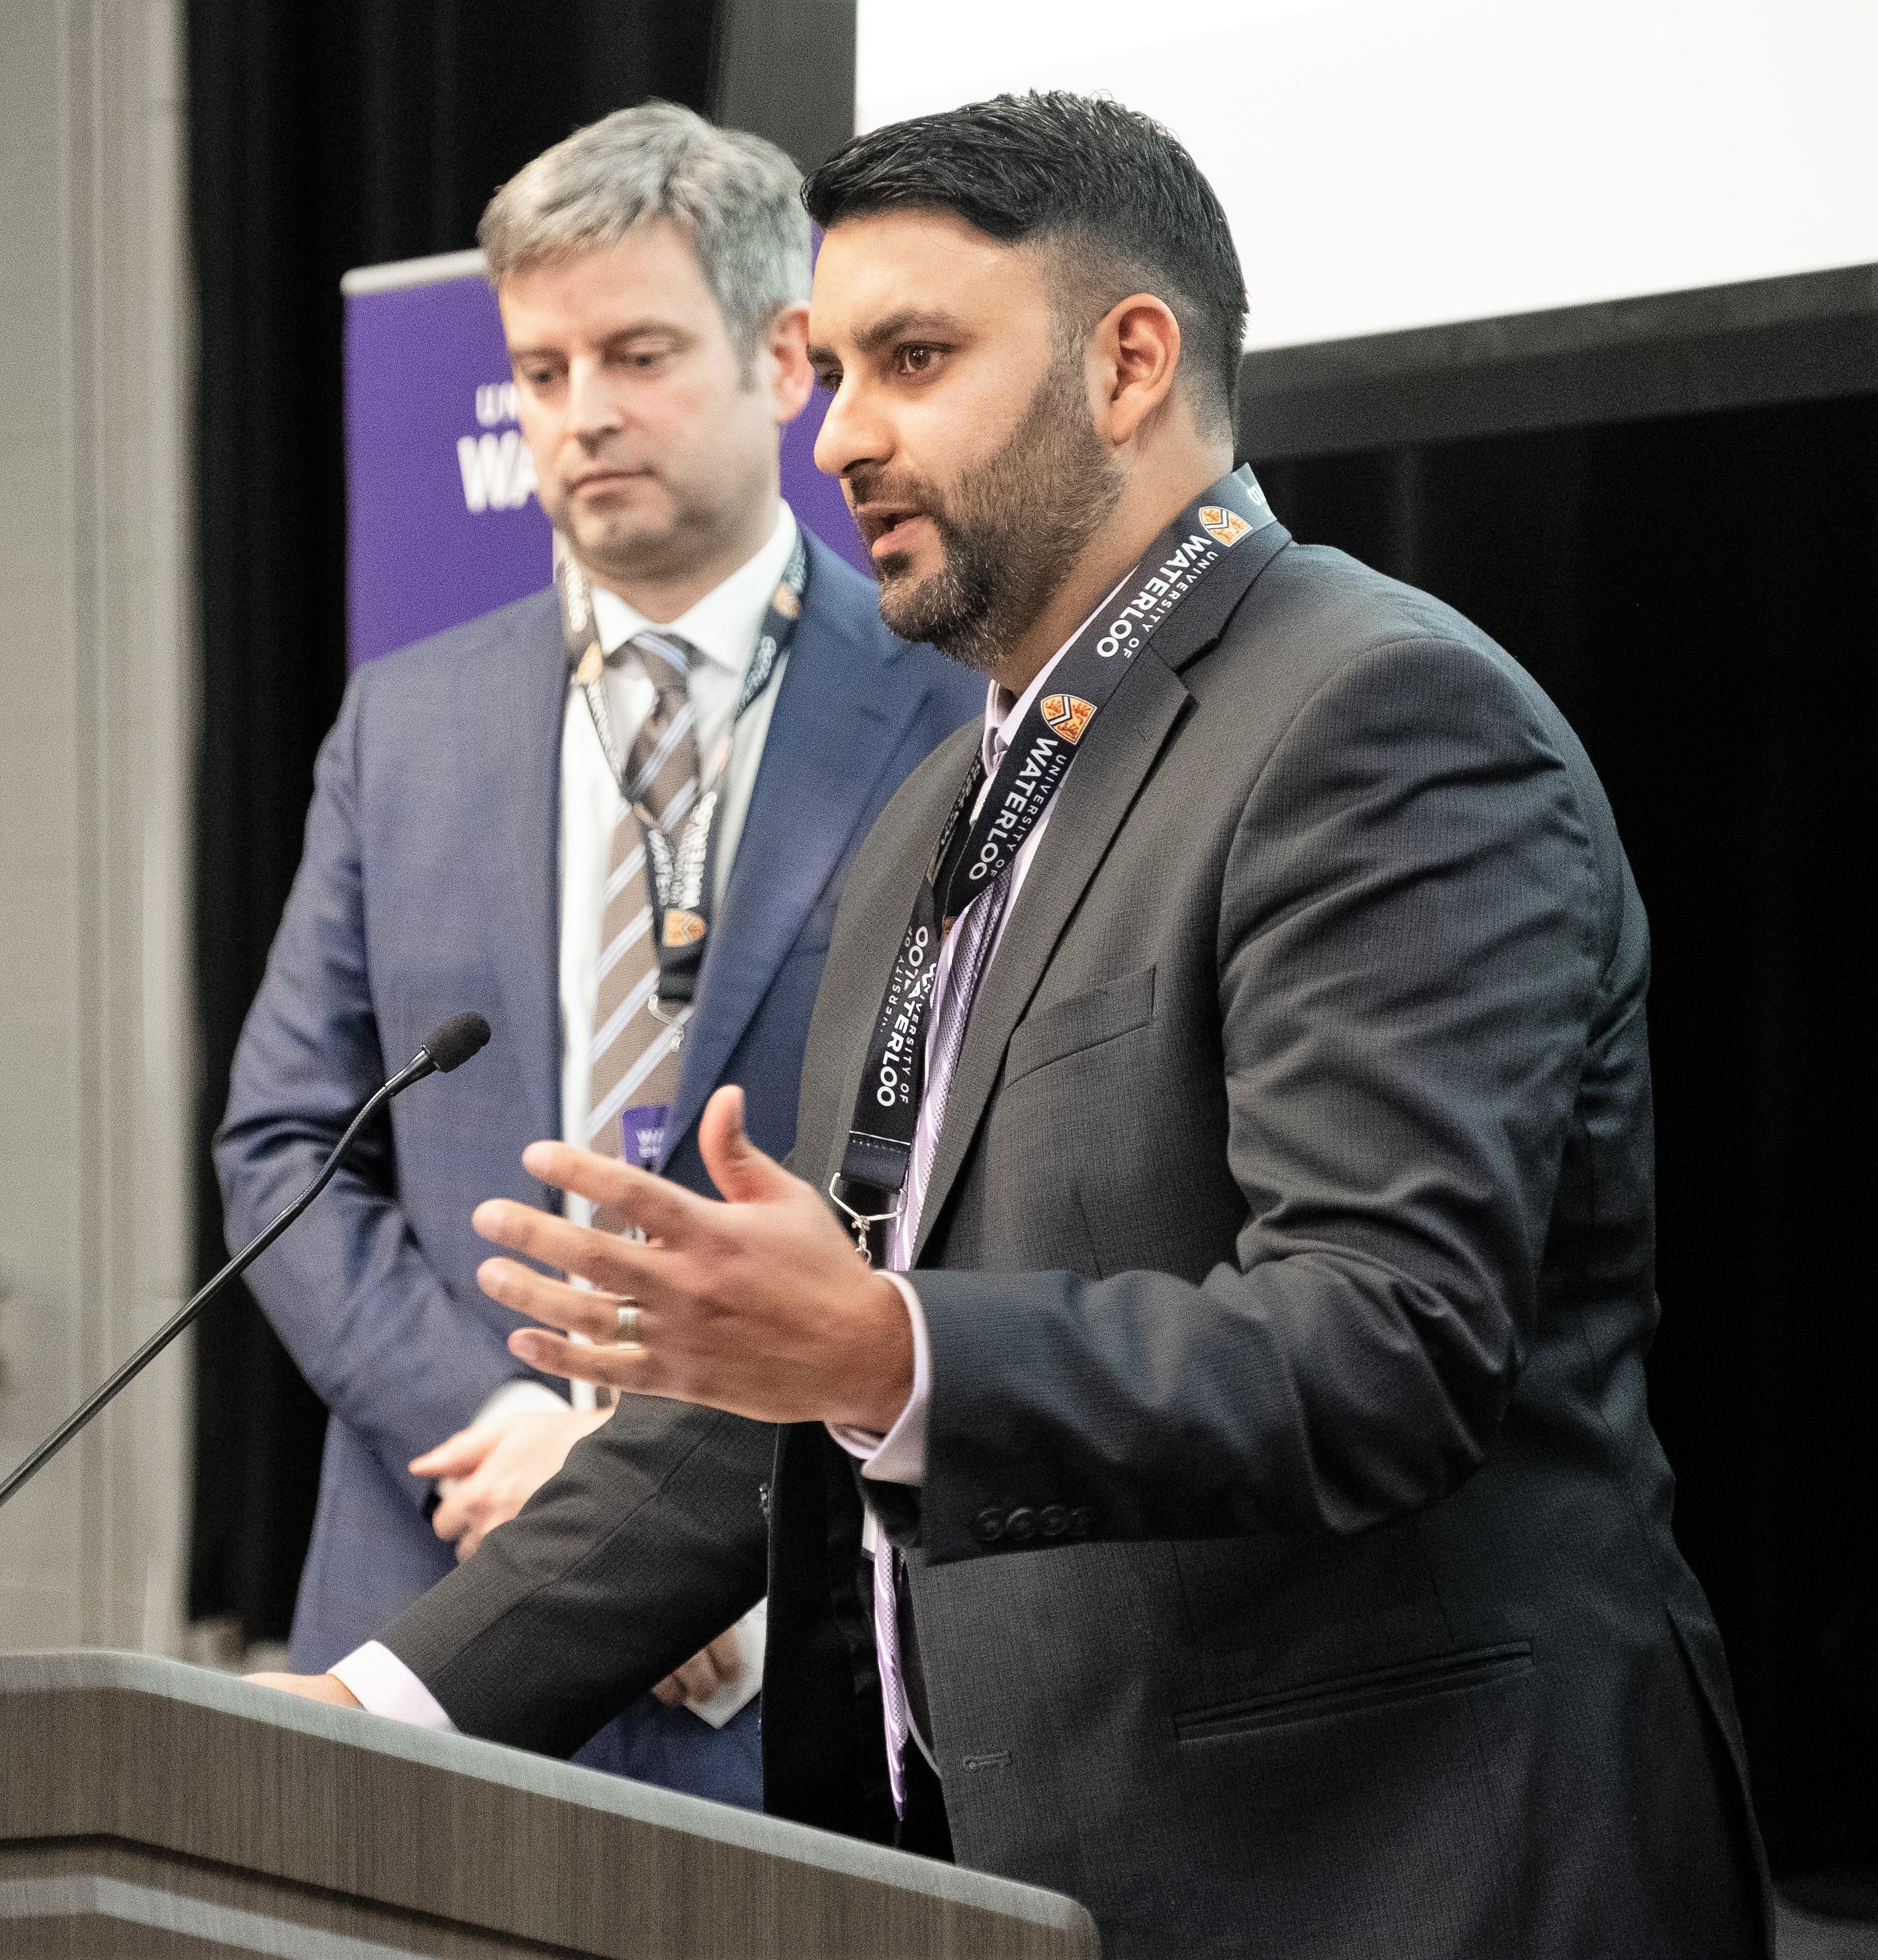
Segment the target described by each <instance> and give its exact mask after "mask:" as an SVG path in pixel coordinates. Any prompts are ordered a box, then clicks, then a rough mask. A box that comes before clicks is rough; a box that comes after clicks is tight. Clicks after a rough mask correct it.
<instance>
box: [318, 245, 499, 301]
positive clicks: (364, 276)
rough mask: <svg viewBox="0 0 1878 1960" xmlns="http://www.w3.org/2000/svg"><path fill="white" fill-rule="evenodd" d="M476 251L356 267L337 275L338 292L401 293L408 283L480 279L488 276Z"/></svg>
mask: <svg viewBox="0 0 1878 1960" xmlns="http://www.w3.org/2000/svg"><path fill="white" fill-rule="evenodd" d="M486 275H487V267H486V266H485V263H484V261H483V257H482V253H480V252H477V251H469V252H438V253H434V254H433V255H432V256H431V257H429V258H428V259H393V260H391V261H390V263H387V264H386V265H383V266H354V267H353V268H352V270H351V271H350V272H342V273H341V274H340V275H339V291H341V292H342V293H343V294H345V297H346V298H348V299H356V298H358V297H359V296H360V295H361V294H364V293H396V292H402V291H404V290H405V289H406V288H407V287H409V286H434V285H441V284H442V283H443V282H444V280H446V279H480V278H485V276H486Z"/></svg>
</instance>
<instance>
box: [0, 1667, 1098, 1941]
mask: <svg viewBox="0 0 1878 1960" xmlns="http://www.w3.org/2000/svg"><path fill="white" fill-rule="evenodd" d="M1099 1951H1100V1948H1099V1945H1098V1942H1097V1937H1096V1932H1095V1927H1094V1924H1093V1921H1092V1920H1090V1917H1089V1915H1088V1914H1087V1912H1086V1911H1084V1909H1083V1908H1082V1907H1081V1906H1079V1905H1077V1904H1075V1903H1074V1901H1072V1900H1070V1899H1067V1898H1061V1897H1059V1896H1058V1895H1056V1894H1055V1893H1054V1892H1040V1891H1038V1890H1036V1889H1035V1888H1032V1887H1030V1886H1028V1885H1015V1884H1012V1883H1011V1882H1008V1881H1007V1880H1005V1879H994V1878H988V1877H985V1876H983V1875H982V1874H980V1873H973V1872H963V1871H960V1870H958V1869H956V1868H955V1867H953V1866H950V1865H942V1864H937V1863H934V1862H932V1861H931V1860H928V1859H925V1858H914V1857H907V1856H906V1855H905V1854H904V1853H900V1852H897V1851H888V1850H881V1849H880V1848H879V1847H877V1846H874V1845H871V1844H858V1843H856V1842H854V1841H851V1840H850V1839H848V1838H838V1837H834V1836H832V1835H830V1834H828V1833H827V1832H825V1831H811V1830H809V1829H807V1828H804V1827H803V1826H802V1825H794V1824H785V1823H783V1822H779V1821H778V1820H777V1819H775V1818H766V1817H756V1816H752V1815H750V1814H748V1813H747V1812H743V1811H740V1810H733V1809H729V1808H727V1807H726V1806H724V1805H721V1804H715V1803H704V1802H702V1800H700V1799H698V1798H695V1797H688V1796H673V1795H670V1794H669V1793H667V1792H666V1791H664V1790H654V1789H652V1788H651V1787H649V1786H648V1785H646V1784H644V1783H628V1782H625V1780H622V1779H621V1778H619V1777H609V1776H602V1775H600V1774H598V1773H597V1772H596V1771H590V1770H581V1769H574V1768H570V1767H568V1765H567V1764H564V1763H558V1762H552V1761H548V1760H547V1759H546V1758H543V1757H539V1756H531V1755H525V1754H524V1753H523V1752H520V1751H519V1750H515V1749H507V1748H498V1746H496V1745H495V1744H493V1743H489V1742H475V1741H472V1740H471V1739H469V1738H468V1737H466V1736H439V1735H431V1734H429V1733H425V1731H422V1730H420V1729H407V1728H404V1727H402V1726H399V1725H398V1724H397V1723H391V1722H384V1721H380V1720H377V1719H376V1718H374V1717H371V1716H369V1715H362V1714H358V1713H355V1712H354V1711H352V1710H348V1709H338V1708H331V1707H326V1706H324V1705H323V1704H317V1703H314V1702H309V1701H299V1700H297V1699H295V1698H293V1697H291V1696H289V1695H284V1694H275V1693H273V1692H272V1691H269V1690H268V1689H266V1688H253V1687H250V1686H249V1685H247V1683H246V1682H241V1681H237V1680H235V1679H233V1678H231V1677H229V1676H228V1675H219V1674H215V1673H212V1672H208V1670H206V1669H202V1668H194V1667H186V1666H183V1665H182V1664H181V1663H180V1662H176V1661H166V1660H156V1659H151V1658H149V1657H148V1656H143V1655H137V1654H117V1653H40V1654H14V1655H8V1656H0V1955H5V1956H8V1960H13V1956H16V1955H17V1956H22V1960H24V1956H31V1960H107V1956H108V1960H191V1957H192V1956H196V1955H203V1956H210V1955H212V1956H214V1960H244V1956H246V1955H263V1954H265V1955H270V1956H272V1955H282V1956H290V1960H302V1956H304V1960H418V1956H419V1955H422V1956H425V1960H446V1957H447V1960H457V1956H463V1960H469V1956H471V1955H475V1956H482V1955H495V1954H504V1955H511V1954H514V1955H524V1954H526V1955H602V1954H603V1955H619V1956H625V1955H632V1956H635V1960H638V1956H645V1960H681V1957H682V1960H714V1956H717V1955H726V1956H729V1955H737V1956H742V1955H750V1956H757V1955H762V1956H772V1955H773V1956H775V1960H783V1956H785V1955H788V1956H796V1955H801V1956H804V1960H807V1956H811V1955H813V1956H820V1955H828V1956H830V1960H836V1956H840V1960H848V1956H851V1960H898V1956H901V1955H906V1956H909V1960H910V1956H913V1955H920V1956H928V1955H929V1956H931V1960H941V1956H944V1960H952V1956H958V1960H966V1956H968V1955H969V1956H971V1960H993V1956H998V1960H1004V1956H1009V1960H1058V1956H1063V1960H1068V1956H1071V1955H1090V1956H1093V1955H1097V1953H1098V1952H1099Z"/></svg>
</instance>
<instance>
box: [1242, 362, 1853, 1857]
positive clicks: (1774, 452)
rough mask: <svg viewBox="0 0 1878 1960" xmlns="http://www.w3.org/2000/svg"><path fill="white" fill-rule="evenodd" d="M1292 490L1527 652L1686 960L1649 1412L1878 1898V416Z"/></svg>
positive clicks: (1658, 1047) (1323, 531)
mask: <svg viewBox="0 0 1878 1960" xmlns="http://www.w3.org/2000/svg"><path fill="white" fill-rule="evenodd" d="M1250 447H1251V453H1252V455H1253V459H1254V460H1255V461H1256V460H1258V451H1257V444H1256V431H1254V432H1253V440H1252V442H1251V445H1250ZM1259 473H1260V477H1261V480H1262V482H1264V484H1265V487H1266V488H1267V490H1268V492H1269V493H1270V495H1271V498H1272V503H1273V504H1274V506H1275V508H1276V509H1277V510H1278V514H1279V515H1280V516H1281V517H1283V518H1284V520H1285V522H1286V523H1288V525H1289V526H1290V527H1291V530H1293V531H1294V533H1296V534H1297V536H1300V537H1302V538H1305V539H1310V540H1312V541H1313V542H1316V543H1326V544H1335V545H1340V546H1343V547H1344V548H1345V549H1348V550H1349V551H1351V552H1354V553H1355V554H1356V555H1358V557H1361V558H1364V559H1366V560H1367V561H1368V562H1370V564H1372V565H1377V566H1379V567H1380V568H1383V570H1385V571H1389V572H1391V573H1393V574H1396V576H1398V577H1399V578H1404V579H1406V580H1408V581H1411V582H1412V583H1413V584H1417V585H1420V586H1424V587H1427V588H1428V589H1429V590H1432V591H1434V593H1437V594H1438V595H1439V596H1440V597H1442V598H1444V599H1446V600H1449V601H1450V602H1451V603H1453V604H1454V605H1456V606H1458V607H1459V609H1461V610H1462V611H1463V612H1464V613H1467V614H1469V616H1471V617H1472V618H1473V619H1475V620H1477V621H1478V622H1479V623H1480V624H1481V625H1482V626H1484V627H1485V628H1486V629H1487V631H1488V632H1491V634H1493V635H1494V637H1495V638H1498V640H1500V641H1501V643H1502V644H1504V645H1505V646H1506V647H1507V648H1508V649H1509V650H1510V651H1511V652H1512V653H1513V654H1514V655H1515V657H1517V658H1518V659H1519V660H1520V661H1521V662H1523V663H1524V664H1525V665H1526V667H1528V668H1529V670H1531V671H1532V672H1533V673H1534V674H1535V675H1536V676H1537V678H1538V679H1539V681H1540V682H1541V683H1542V685H1543V686H1545V689H1547V691H1548V692H1549V693H1550V694H1551V695H1552V698H1554V699H1555V701H1556V702H1558V705H1560V707H1561V708H1563V709H1564V712H1565V714H1567V715H1568V718H1570V719H1571V722H1572V724H1573V725H1574V727H1576V728H1577V730H1578V733H1579V734H1580V737H1582V739H1583V740H1584V743H1585V746H1586V747H1587V749H1589V751H1590V755H1591V757H1592V759H1593V762H1595V763H1596V765H1597V768H1598V769H1599V772H1600V773H1601V774H1602V775H1603V779H1604V781H1605V784H1606V787H1607V788H1608V789H1609V792H1610V796H1611V800H1612V803H1613V804H1614V805H1615V808H1616V812H1617V816H1618V821H1619V825H1620V826H1621V827H1622V832H1623V836H1624V840H1625V845H1626V847H1627V848H1628V851H1629V854H1630V859H1631V865H1632V867H1633V868H1634V871H1635V873H1636V877H1637V880H1638V885H1639V886H1640V887H1641V890H1642V893H1643V896H1644V902H1645V904H1646V905H1647V907H1648V909H1649V912H1650V920H1651V925H1652V930H1653V937H1654V950H1655V957H1654V982H1653V985H1652V989H1651V997H1650V1038H1651V1046H1652V1050H1653V1055H1654V1068H1655V1074H1656V1100H1657V1166H1658V1175H1659V1180H1660V1182H1659V1189H1660V1266H1659V1290H1660V1294H1661V1297H1662V1300H1663V1322H1662V1328H1661V1332H1660V1335H1659V1337H1658V1339H1657V1344H1656V1348H1655V1351H1654V1355H1653V1357H1652V1360H1651V1364H1650V1395H1651V1404H1652V1407H1653V1409H1654V1414H1655V1418H1656V1422H1657V1427H1658V1429H1659V1430H1660V1433H1661V1435H1662V1437H1663V1443H1664V1445H1665V1446H1666V1449H1667V1450H1668V1452H1669V1456H1670V1462H1671V1463H1672V1464H1673V1465H1674V1466H1675V1468H1676V1472H1677V1477H1678V1486H1679V1492H1678V1503H1677V1513H1676V1529H1677V1533H1678V1536H1679V1539H1680V1541H1681V1542H1682V1546H1683V1548H1684V1549H1685V1552H1686V1553H1687V1554H1688V1556H1689V1559H1690V1561H1691V1562H1692V1564H1694V1566H1695V1569H1696V1570H1697V1572H1698V1573H1699V1574H1700V1576H1701V1580H1702V1581H1703V1583H1704V1584H1705V1586H1707V1588H1708V1593H1709V1596H1710V1598H1711V1600H1712V1601H1713V1602H1714V1606H1715V1610H1716V1612H1717V1616H1718V1617H1719V1618H1720V1623H1721V1628H1722V1631H1723V1634H1724V1637H1725V1639H1726V1640H1727V1647H1728V1651H1729V1655H1730V1660H1731V1662H1732V1663H1733V1669H1734V1676H1735V1682H1736V1688H1737V1691H1738V1692H1739V1694H1740V1701H1741V1706H1742V1713H1743V1720H1744V1722H1745V1723H1746V1729H1747V1735H1748V1741H1749V1754H1750V1758H1751V1765H1752V1774H1753V1777H1754V1780H1755V1791H1756V1796H1757V1799H1758V1803H1759V1809H1760V1812H1761V1815H1762V1822H1763V1824H1764V1825H1765V1828H1766V1829H1767V1831H1768V1838H1769V1841H1770V1845H1771V1850H1772V1853H1773V1856H1774V1858H1775V1863H1776V1868H1777V1869H1778V1870H1780V1871H1781V1873H1784V1874H1793V1873H1805V1872H1811V1871H1817V1870H1819V1869H1822V1868H1825V1867H1832V1866H1837V1867H1841V1868H1842V1867H1845V1866H1854V1867H1856V1866H1865V1867H1867V1868H1868V1869H1869V1868H1870V1867H1872V1866H1874V1865H1875V1864H1878V1600H1875V1599H1874V1587H1873V1569H1872V1547H1873V1529H1872V1528H1873V1495H1874V1491H1873V1462H1874V1451H1873V1436H1874V1434H1875V1433H1878V1421H1875V1420H1874V1417H1873V1407H1872V1405H1873V1383H1874V1380H1875V1379H1878V1373H1875V1371H1874V1363H1875V1362H1878V1330H1875V1329H1874V1325H1873V1310H1872V1309H1873V1282H1872V1268H1871V1260H1870V1252H1869V1250H1868V1248H1867V1233H1866V1230H1865V1227H1864V1226H1862V1225H1861V1224H1860V1220H1861V1218H1867V1217H1869V1214H1867V1213H1866V1212H1865V1210H1864V1207H1865V1206H1866V1204H1869V1203H1870V1202H1871V1198H1870V1187H1871V1182H1872V1169H1873V1163H1872V1150H1871V1147H1870V1141H1869V1138H1870V1134H1871V1130H1872V1117H1871V1114H1870V1112H1871V1111H1872V1109H1873V1093H1874V1089H1875V1088H1878V1084H1875V1083H1874V1082H1873V1044H1872V1040H1871V1036H1870V1016H1871V1013H1872V996H1871V987H1870V981H1869V978H1868V977H1867V973H1868V969H1867V968H1866V967H1865V966H1864V960H1863V959H1862V958H1861V957H1860V956H1859V955H1858V953H1857V945H1858V943H1859V942H1860V940H1861V939H1862V938H1863V936H1864V931H1866V930H1867V929H1868V915H1869V913H1870V906H1871V893H1872V889H1873V864H1872V844H1873V806H1874V801H1875V800H1878V794H1875V791H1874V783H1875V781H1878V770H1875V768H1874V761H1875V757H1878V751H1875V750H1874V746H1873V735H1874V732H1875V730H1874V725H1873V724H1874V714H1873V708H1874V703H1875V702H1878V398H1872V397H1863V398H1858V399H1844V400H1838V401H1827V402H1816V403H1806V404H1803V405H1798V406H1786V407H1774V408H1762V409H1751V410H1740V411H1733V412H1727V413H1718V414H1713V415H1691V416H1687V417H1681V418H1664V419H1662V420H1657V421H1647V422H1629V423H1625V424H1623V425H1615V426H1609V427H1604V428H1583V429H1574V430H1570V431H1558V432H1553V433H1549V434H1521V435H1514V436H1507V437H1501V438H1491V439H1485V440H1479V441H1466V442H1456V443H1450V444H1428V445H1425V446H1422V447H1413V448H1402V449H1396V450H1386V451H1381V452H1378V453H1371V454H1365V455H1354V456H1343V457H1324V458H1316V459H1310V460H1292V461H1280V462H1272V463H1262V464H1261V465H1260V469H1259Z"/></svg>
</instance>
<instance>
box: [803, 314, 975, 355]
mask: <svg viewBox="0 0 1878 1960" xmlns="http://www.w3.org/2000/svg"><path fill="white" fill-rule="evenodd" d="M962 331H963V322H962V321H961V320H960V319H959V317H958V316H957V314H956V313H947V312H944V311H943V310H940V309H937V308H934V307H901V308H900V310H899V312H898V313H889V314H888V315H887V316H886V318H885V319H884V320H876V321H875V322H874V324H873V325H872V326H864V327H863V328H861V330H860V331H859V332H858V333H856V334H855V352H857V353H858V354H872V353H874V352H875V351H876V350H877V348H881V347H884V346H886V345H887V344H888V343H889V342H891V341H895V340H899V339H902V338H903V337H904V336H906V335H908V334H909V333H944V334H956V333H960V332H962ZM809 359H810V361H816V362H820V361H836V360H838V359H839V356H838V355H836V352H835V351H834V349H833V348H829V347H823V346H813V347H811V348H810V349H809Z"/></svg>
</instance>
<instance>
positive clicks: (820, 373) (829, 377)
mask: <svg viewBox="0 0 1878 1960" xmlns="http://www.w3.org/2000/svg"><path fill="white" fill-rule="evenodd" d="M815 385H816V387H818V388H821V389H823V390H826V392H827V393H829V394H831V395H832V394H833V393H834V392H835V390H836V389H837V388H839V387H840V386H841V370H840V369H839V368H834V367H826V368H816V371H815Z"/></svg>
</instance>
